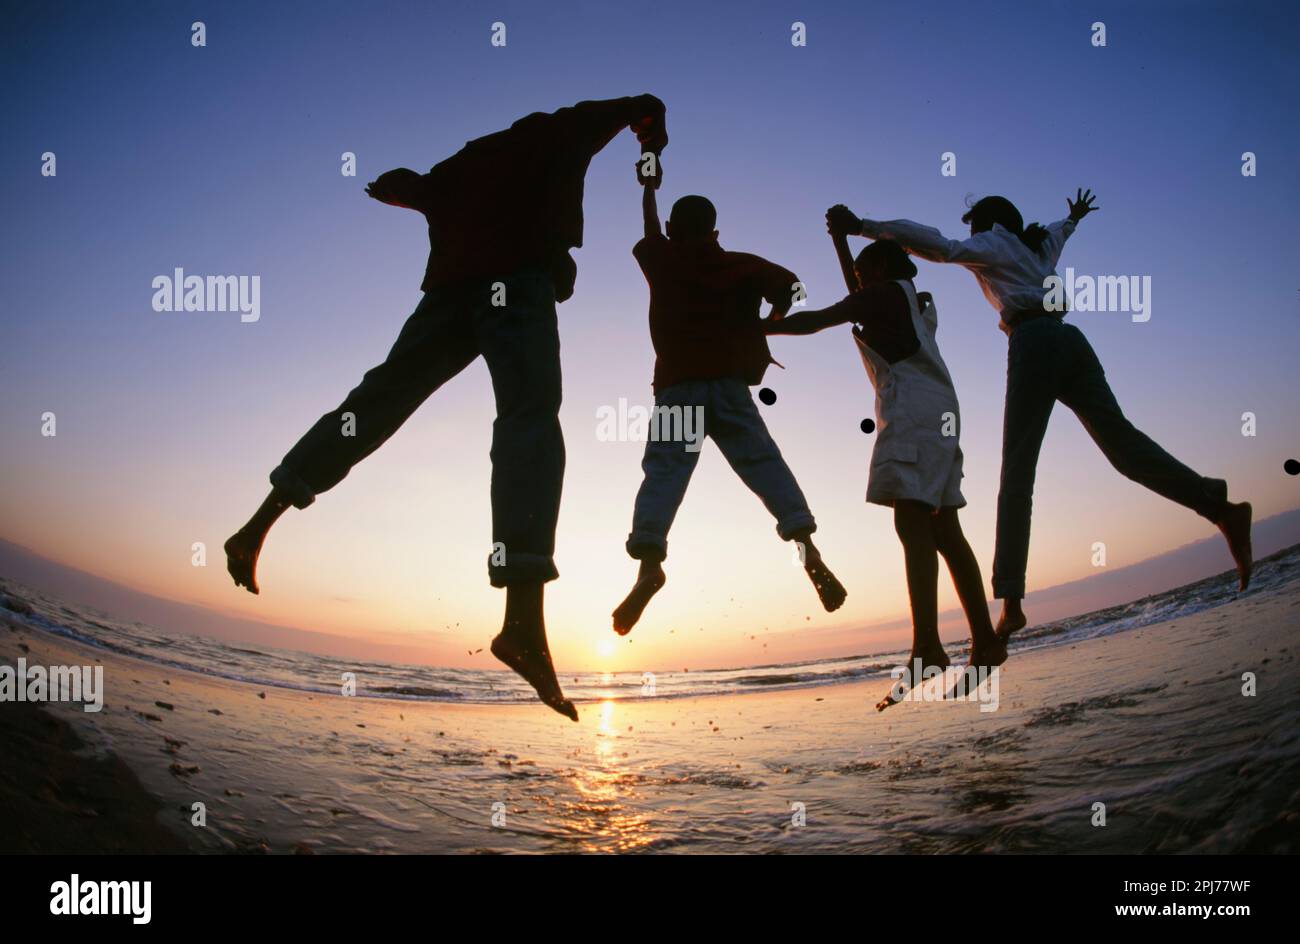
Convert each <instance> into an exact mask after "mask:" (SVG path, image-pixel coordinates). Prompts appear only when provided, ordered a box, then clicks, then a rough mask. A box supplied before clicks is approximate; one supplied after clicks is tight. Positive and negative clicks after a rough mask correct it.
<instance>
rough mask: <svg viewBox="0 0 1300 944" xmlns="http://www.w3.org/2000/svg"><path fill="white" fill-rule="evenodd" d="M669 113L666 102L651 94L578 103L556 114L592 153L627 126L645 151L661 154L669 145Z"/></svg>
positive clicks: (576, 138)
mask: <svg viewBox="0 0 1300 944" xmlns="http://www.w3.org/2000/svg"><path fill="white" fill-rule="evenodd" d="M665 115H666V109H665V108H664V103H663V102H661V101H660V100H659V99H657V98H655V96H653V95H649V94H647V95H631V96H628V97H627V98H606V99H600V100H596V101H587V102H578V104H576V105H572V106H570V107H568V108H561V109H560V110H559V111H557V112H556V113H555V117H556V118H557V119H559V120H560V121H562V122H566V123H568V124H569V125H570V133H571V134H572V136H573V138H574V139H575V142H580V144H581V147H582V149H583V150H585V151H586V152H587V153H589V154H595V153H596V152H598V151H600V150H601V148H603V147H604V146H605V145H606V144H608V143H609V142H610V141H612V140H613V139H614V136H615V135H617V134H618V133H619V132H620V131H622V130H623V129H624V128H630V129H632V131H633V132H634V133H635V134H636V137H637V140H638V141H640V142H641V149H642V151H653V152H654V153H655V154H658V153H659V152H660V151H662V150H663V149H664V148H665V147H666V146H667V145H668V128H667V124H666V122H665Z"/></svg>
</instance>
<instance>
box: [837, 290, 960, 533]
mask: <svg viewBox="0 0 1300 944" xmlns="http://www.w3.org/2000/svg"><path fill="white" fill-rule="evenodd" d="M897 284H898V285H900V286H901V287H902V289H903V291H904V292H905V293H906V295H907V304H908V310H909V312H910V314H911V318H912V329H913V330H914V331H915V332H916V338H917V340H918V341H919V342H920V346H919V347H918V348H917V350H916V353H915V354H913V355H911V356H910V357H905V358H903V360H901V361H898V362H897V363H894V364H890V363H888V362H887V361H886V360H885V359H884V358H883V357H881V356H880V355H879V354H878V353H876V351H874V350H873V349H872V348H871V347H870V346H868V345H867V343H866V342H865V341H864V340H863V339H862V335H861V333H860V331H859V330H858V329H857V328H854V329H853V339H854V340H855V341H856V342H857V344H858V352H859V353H860V354H861V355H862V363H863V365H864V366H865V367H866V368H867V374H868V376H870V377H871V383H872V386H874V387H875V388H876V447H875V450H874V451H873V452H872V454H871V476H870V479H869V481H868V484H867V501H869V502H875V503H876V504H880V505H891V506H892V505H893V503H894V502H896V501H899V500H900V499H907V500H911V501H918V502H923V503H924V504H926V505H929V506H930V507H932V508H941V507H954V508H961V507H962V506H963V505H965V504H966V499H965V498H963V497H962V494H961V479H962V470H961V462H962V455H961V446H959V445H958V442H957V438H958V436H957V434H958V432H959V431H960V428H961V413H960V409H959V407H958V405H957V391H956V390H954V389H953V385H952V377H951V376H950V375H949V373H948V366H947V365H946V364H945V363H944V362H943V357H942V356H940V354H939V346H938V344H937V343H936V342H935V332H936V331H937V330H938V327H939V319H938V316H937V313H936V312H935V308H934V303H933V302H932V301H931V302H929V303H928V304H927V305H926V306H925V308H924V309H922V308H921V307H920V305H919V303H918V301H917V297H916V289H915V288H914V287H913V285H912V283H911V282H910V281H908V280H906V279H900V280H898V283H897Z"/></svg>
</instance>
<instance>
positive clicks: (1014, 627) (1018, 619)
mask: <svg viewBox="0 0 1300 944" xmlns="http://www.w3.org/2000/svg"><path fill="white" fill-rule="evenodd" d="M1028 624H1029V619H1028V618H1027V617H1026V616H1025V611H1024V610H1022V609H1021V608H1020V601H1019V600H1010V599H1008V600H1003V601H1002V616H1001V617H999V618H998V626H997V629H996V630H994V633H995V635H996V636H997V637H998V639H1000V640H1002V644H1003V645H1004V646H1005V645H1006V643H1007V641H1008V640H1009V639H1010V638H1011V634H1012V633H1017V632H1019V631H1020V630H1022V629H1024V628H1025V626H1027V625H1028Z"/></svg>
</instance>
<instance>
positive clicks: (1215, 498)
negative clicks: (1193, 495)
mask: <svg viewBox="0 0 1300 944" xmlns="http://www.w3.org/2000/svg"><path fill="white" fill-rule="evenodd" d="M1201 485H1202V487H1203V488H1204V489H1205V498H1204V500H1203V501H1202V502H1201V507H1199V508H1197V509H1196V512H1197V514H1199V515H1200V516H1201V517H1202V518H1205V519H1207V520H1208V521H1210V522H1212V523H1213V524H1218V523H1219V519H1220V518H1222V517H1223V512H1224V510H1225V509H1226V508H1227V507H1228V483H1227V482H1226V481H1224V480H1223V479H1212V478H1208V477H1205V476H1202V478H1201Z"/></svg>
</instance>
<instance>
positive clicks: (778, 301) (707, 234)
mask: <svg viewBox="0 0 1300 944" xmlns="http://www.w3.org/2000/svg"><path fill="white" fill-rule="evenodd" d="M646 167H647V165H646V164H639V165H638V169H637V173H638V178H639V179H640V181H641V184H642V187H643V191H642V209H643V214H644V218H645V238H644V239H642V240H641V241H640V242H638V243H637V244H636V246H635V247H634V248H633V250H632V254H633V255H634V256H635V257H636V260H637V262H638V263H640V265H641V271H642V273H644V275H645V278H646V281H647V282H648V283H649V285H650V338H651V341H652V342H653V344H654V349H655V368H654V393H655V413H656V416H657V417H658V416H662V415H664V413H665V412H667V411H677V412H678V413H679V414H682V413H685V412H686V411H697V412H698V413H699V415H701V416H702V417H703V429H702V430H701V431H699V432H700V438H699V439H697V440H696V441H695V442H694V443H688V442H683V441H681V440H680V439H678V440H673V439H672V438H663V437H656V436H650V437H648V438H647V442H646V448H645V457H644V458H643V459H642V462H641V468H642V469H643V470H644V472H645V478H644V480H643V481H642V483H641V488H640V491H638V492H637V496H636V506H635V510H634V511H633V515H632V533H631V534H630V535H629V536H628V539H627V552H628V554H629V555H631V557H633V558H634V559H636V560H639V561H640V562H641V567H640V572H639V573H638V575H637V580H636V583H635V585H634V586H633V587H632V590H631V592H630V593H629V594H628V595H627V599H625V600H624V601H623V602H622V603H621V604H620V605H619V606H618V608H617V609H616V610H614V614H613V615H614V629H615V631H616V632H618V633H620V634H623V635H625V634H627V633H628V632H630V631H631V629H632V627H633V626H635V625H636V622H637V620H639V619H640V618H641V613H642V611H643V610H644V609H645V606H646V604H647V603H649V602H650V598H651V597H653V596H654V595H655V594H656V593H657V592H658V591H659V590H660V588H662V587H663V585H664V581H665V579H666V577H665V574H664V569H663V561H664V558H665V557H666V556H667V553H668V529H669V528H670V527H671V526H672V523H673V518H674V517H675V516H676V514H677V509H678V507H679V506H680V505H681V502H682V498H683V497H685V495H686V486H687V485H688V484H689V483H690V480H691V473H693V472H694V471H695V464H696V462H697V461H698V460H699V455H700V453H699V446H700V445H701V443H702V438H703V436H708V437H709V438H710V439H712V440H713V441H714V442H715V443H717V445H718V448H719V449H720V450H721V451H722V455H723V456H724V457H725V458H726V460H727V462H728V463H729V464H730V465H731V467H732V469H734V470H735V472H736V474H737V475H739V476H740V479H741V481H743V482H744V483H745V484H746V485H748V486H749V488H750V489H751V490H752V491H753V492H754V493H755V494H756V495H758V497H759V498H760V499H762V501H763V504H764V505H765V506H767V510H768V511H769V512H771V514H772V516H773V517H774V518H776V530H777V534H779V535H780V536H781V538H782V539H783V540H786V541H797V542H799V545H800V549H801V556H802V560H803V563H804V569H805V571H806V572H807V574H808V577H809V579H811V580H812V583H813V586H814V587H815V588H816V590H817V595H818V597H820V599H821V602H822V605H823V606H824V607H825V608H826V610H827V612H832V611H834V610H836V609H838V608H839V607H840V605H841V604H842V603H843V602H844V596H845V594H844V587H843V586H841V585H840V582H839V581H838V580H837V579H836V578H835V575H834V574H832V573H831V571H830V568H828V567H827V566H826V564H825V563H824V562H823V561H822V558H821V554H820V553H819V552H818V550H817V548H816V547H815V546H814V545H813V541H812V533H813V531H815V530H816V528H817V525H816V522H815V521H814V520H813V515H812V512H811V511H809V510H808V503H807V502H806V501H805V500H804V496H803V492H802V491H801V490H800V489H799V483H798V482H796V481H795V478H794V475H793V474H792V473H791V472H790V468H789V466H787V465H786V463H785V460H784V459H783V458H782V457H781V450H780V449H778V448H777V446H776V443H775V442H773V441H772V437H771V435H770V434H769V433H768V431H767V426H766V424H764V422H763V418H762V416H760V415H759V412H758V407H757V406H755V405H754V398H753V396H751V394H750V392H749V387H750V385H752V384H757V383H759V382H761V381H762V377H763V373H764V371H765V370H766V369H767V365H768V364H769V363H771V361H772V356H771V353H770V352H769V351H768V347H767V339H766V338H765V337H764V334H763V324H762V321H763V319H762V318H761V317H760V313H759V309H760V308H761V306H762V302H763V300H766V301H768V302H770V303H771V305H772V310H771V314H770V315H769V317H770V318H781V317H783V316H784V315H785V313H786V312H787V311H788V310H789V309H790V306H791V304H792V303H793V301H794V295H795V291H796V283H797V282H798V281H799V280H798V277H797V276H796V275H795V274H794V273H793V272H790V271H789V270H788V269H784V268H782V267H781V266H778V265H774V264H773V263H771V262H768V261H767V260H766V259H762V258H759V257H758V256H754V255H750V254H748V253H743V252H728V251H726V250H724V249H723V248H722V247H721V246H720V245H718V233H717V230H715V229H714V225H715V224H716V222H717V211H716V210H715V209H714V207H713V204H712V203H710V202H709V201H708V200H707V199H705V198H704V197H700V196H687V197H682V198H681V199H680V200H678V201H677V202H676V203H675V204H673V209H672V213H671V214H670V216H669V218H668V235H667V236H666V237H665V236H664V234H663V232H662V231H661V229H660V225H659V209H658V205H657V202H656V199H655V190H656V189H657V188H658V186H659V183H660V181H661V180H662V176H661V173H660V171H662V167H661V166H660V167H654V168H653V170H654V171H655V173H654V174H653V175H651V174H647V173H643V171H645V170H646ZM661 428H662V424H661Z"/></svg>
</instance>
